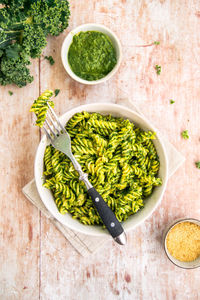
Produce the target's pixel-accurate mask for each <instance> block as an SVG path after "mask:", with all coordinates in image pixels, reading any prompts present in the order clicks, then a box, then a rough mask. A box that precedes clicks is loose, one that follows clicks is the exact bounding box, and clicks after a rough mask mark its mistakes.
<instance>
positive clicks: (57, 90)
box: [54, 89, 60, 97]
mask: <svg viewBox="0 0 200 300" xmlns="http://www.w3.org/2000/svg"><path fill="white" fill-rule="evenodd" d="M59 93H60V90H59V89H56V90H55V91H54V94H55V97H56V96H58V94H59Z"/></svg>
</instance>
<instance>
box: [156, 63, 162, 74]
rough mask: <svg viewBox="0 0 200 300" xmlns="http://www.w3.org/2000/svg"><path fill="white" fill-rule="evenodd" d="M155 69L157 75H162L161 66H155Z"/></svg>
mask: <svg viewBox="0 0 200 300" xmlns="http://www.w3.org/2000/svg"><path fill="white" fill-rule="evenodd" d="M155 69H156V73H157V75H160V73H161V66H159V65H155Z"/></svg>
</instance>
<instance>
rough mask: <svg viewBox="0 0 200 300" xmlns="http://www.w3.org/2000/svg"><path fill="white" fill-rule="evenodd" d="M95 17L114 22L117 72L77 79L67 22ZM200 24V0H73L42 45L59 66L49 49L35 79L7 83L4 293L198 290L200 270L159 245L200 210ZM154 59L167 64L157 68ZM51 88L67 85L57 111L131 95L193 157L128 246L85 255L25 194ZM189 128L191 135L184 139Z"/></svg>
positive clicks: (137, 295) (0, 272) (0, 275)
mask: <svg viewBox="0 0 200 300" xmlns="http://www.w3.org/2000/svg"><path fill="white" fill-rule="evenodd" d="M89 22H96V23H101V24H104V25H106V26H108V27H109V28H111V29H112V30H113V31H114V32H115V33H116V34H117V35H118V37H119V39H120V41H121V43H122V48H123V61H122V63H121V67H120V69H119V71H118V72H117V74H116V75H115V76H114V77H113V78H112V79H111V80H109V81H108V82H106V83H104V84H101V85H98V86H84V85H81V84H78V83H76V82H74V81H73V80H72V79H71V78H69V76H68V75H67V74H66V72H65V70H64V68H63V66H62V64H61V58H60V48H61V44H62V41H63V39H64V38H65V36H66V34H67V33H68V32H69V30H71V29H72V28H74V27H76V26H78V25H80V24H83V23H89ZM199 33H200V2H199V0H190V1H186V0H171V1H170V0H166V1H165V0H160V1H158V0H141V1H139V0H135V1H133V0H121V1H120V0H118V1H117V0H99V1H95V0H85V1H82V0H76V1H71V19H70V26H69V27H68V29H67V30H66V31H65V32H64V33H63V34H61V35H60V36H59V37H56V38H49V40H48V47H47V48H46V49H45V50H44V55H52V56H53V57H54V59H55V61H56V63H55V65H54V66H50V64H49V63H48V62H47V61H46V60H44V58H43V57H44V55H43V56H42V57H41V59H40V60H34V61H33V63H32V66H31V71H32V73H33V74H34V77H35V80H34V82H33V83H32V84H30V85H28V86H26V87H24V88H22V89H19V88H17V87H13V86H7V87H1V88H0V103H1V105H0V124H1V125H0V132H1V136H0V140H1V147H0V152H1V155H0V167H1V174H0V176H1V179H0V182H1V193H0V195H1V204H0V208H1V224H0V227H1V237H0V266H1V267H0V299H3V300H7V299H9V300H12V299H17V300H18V299H20V300H21V299H28V300H35V299H42V300H52V299H53V300H65V299H66V300H68V299H69V300H76V299H79V300H93V299H95V300H99V299H103V300H104V299H105V300H113V299H133V300H135V299H136V300H137V299H145V300H146V299H148V300H149V299H153V300H160V299H162V300H165V299H169V300H171V299H176V300H184V299H191V300H196V299H200V269H194V270H184V269H179V268H177V267H175V266H174V265H173V264H172V263H170V262H169V261H168V259H167V258H166V256H165V254H164V251H163V248H162V245H161V237H162V232H163V230H164V229H165V227H166V225H167V224H168V223H169V222H171V221H172V220H174V219H176V218H178V217H189V216H190V217H196V218H199V217H200V199H199V192H200V183H199V182H200V170H198V169H197V168H196V167H195V161H198V160H200V130H199V129H200V128H199V127H200V126H199V116H200V84H199V82H200V59H199V57H200V34H199ZM154 41H160V45H158V46H156V45H153V44H152V43H153V42H154ZM156 64H158V65H161V67H162V72H161V75H160V76H158V75H157V74H156V72H155V69H154V66H155V65H156ZM46 88H51V89H56V88H58V89H60V90H61V92H60V94H59V95H58V96H57V98H56V111H57V113H59V114H62V113H64V112H65V111H66V110H68V109H70V108H72V107H74V106H77V105H80V104H85V103H94V102H104V101H106V102H116V101H118V102H120V99H121V98H124V97H127V96H128V97H129V98H130V99H131V100H132V101H133V102H134V103H135V104H137V105H138V106H139V107H140V109H142V111H143V112H144V114H146V116H147V117H148V118H149V119H150V120H151V121H152V122H153V123H154V125H155V126H156V127H157V128H158V129H160V131H162V133H163V134H164V135H165V136H167V137H168V138H169V140H170V141H171V142H172V143H173V144H174V145H175V146H176V148H177V149H178V150H179V151H180V152H181V153H182V154H183V155H184V156H185V157H186V162H185V163H184V165H182V167H181V168H180V169H179V170H178V171H177V172H176V173H175V174H174V175H173V177H172V178H171V179H170V180H169V182H168V186H167V190H166V192H165V195H164V197H163V200H162V203H161V204H160V206H159V207H158V209H157V210H156V212H154V213H153V214H152V216H151V217H150V218H149V219H148V220H147V221H146V222H144V223H143V224H142V225H141V226H139V227H138V228H137V229H136V230H134V231H132V232H130V233H129V234H128V244H127V245H126V246H125V247H118V246H117V245H116V244H114V242H112V241H110V242H107V243H106V244H105V245H104V246H103V248H101V250H100V251H99V252H97V253H96V254H94V255H92V256H90V257H87V258H83V257H81V256H80V255H79V254H78V253H77V252H76V251H75V250H74V248H72V246H71V245H70V244H69V242H68V241H67V240H65V238H64V237H63V236H62V234H61V233H60V232H59V231H58V230H57V229H56V228H55V227H54V225H52V224H51V223H50V221H48V220H47V219H46V218H45V217H43V216H42V215H41V213H40V212H38V210H37V209H36V208H35V207H34V206H33V205H32V204H31V203H29V201H27V199H26V198H25V197H24V196H23V195H22V187H23V186H24V185H25V184H26V183H27V182H29V180H31V179H32V178H33V162H34V156H35V152H36V148H37V145H38V142H39V140H40V133H39V131H38V129H37V128H35V127H34V126H33V123H34V121H33V116H32V115H31V114H30V113H29V108H30V105H31V104H32V102H33V100H34V99H35V98H36V97H38V95H39V93H40V92H42V91H44V90H45V89H46ZM8 90H12V91H13V92H14V94H13V96H9V95H8ZM169 99H174V100H175V101H176V102H175V104H170V103H169ZM185 129H188V131H189V135H190V138H189V140H184V139H183V138H181V135H180V133H181V131H182V130H185Z"/></svg>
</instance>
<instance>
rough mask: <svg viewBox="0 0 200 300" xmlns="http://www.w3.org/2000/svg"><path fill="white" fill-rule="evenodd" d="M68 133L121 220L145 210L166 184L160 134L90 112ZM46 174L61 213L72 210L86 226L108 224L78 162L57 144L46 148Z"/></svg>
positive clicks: (70, 126)
mask: <svg viewBox="0 0 200 300" xmlns="http://www.w3.org/2000/svg"><path fill="white" fill-rule="evenodd" d="M66 130H67V131H68V133H69V135H70V137H71V147H72V153H73V154H74V156H75V158H76V159H77V161H78V162H79V163H80V165H81V167H82V170H83V171H84V172H86V173H87V174H88V179H89V181H90V182H91V184H92V185H93V186H94V187H95V188H96V190H97V191H98V192H99V193H100V194H101V196H102V197H103V199H104V200H105V202H107V204H108V206H109V207H110V208H111V209H112V210H113V212H114V213H115V215H116V217H117V219H118V220H119V221H125V220H126V219H127V218H128V217H129V216H130V215H133V214H134V213H136V212H137V211H138V210H139V209H141V208H142V207H143V206H144V199H145V198H146V197H147V196H149V195H151V193H152V191H153V188H154V187H156V186H158V185H161V184H162V181H161V179H160V178H158V177H157V174H158V171H159V165H160V163H159V158H158V155H157V152H156V149H155V147H154V144H153V142H152V140H153V139H155V133H153V132H151V131H148V132H145V131H143V130H141V129H140V128H137V127H135V126H134V124H133V123H131V122H130V121H129V120H124V119H122V118H116V117H113V116H111V115H107V116H103V115H101V114H98V113H88V112H85V111H84V112H81V113H77V114H75V115H74V116H73V117H72V118H71V119H70V120H69V121H68V122H67V124H66ZM44 175H45V182H44V186H45V187H46V188H48V189H50V190H51V191H52V193H53V195H54V199H55V203H56V205H57V207H58V210H59V211H60V213H61V214H65V213H67V212H68V213H70V214H71V215H72V217H73V218H75V219H78V220H79V221H80V222H82V223H83V224H88V225H92V224H102V221H101V218H100V216H99V215H98V213H97V211H96V209H95V207H94V206H93V203H92V200H91V199H90V197H89V195H88V194H87V190H86V187H85V184H84V183H83V182H82V181H80V180H79V174H78V172H77V171H76V170H75V169H74V167H73V164H72V162H71V161H70V159H69V158H68V157H67V156H66V155H65V154H63V153H62V152H60V151H58V150H56V149H55V148H54V147H53V146H51V145H48V146H47V147H46V150H45V155H44Z"/></svg>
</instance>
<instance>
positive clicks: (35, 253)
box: [0, 61, 40, 300]
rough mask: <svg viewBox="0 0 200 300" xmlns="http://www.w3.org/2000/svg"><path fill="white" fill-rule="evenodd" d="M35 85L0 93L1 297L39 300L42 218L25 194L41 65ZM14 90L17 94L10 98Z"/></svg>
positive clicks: (35, 66)
mask: <svg viewBox="0 0 200 300" xmlns="http://www.w3.org/2000/svg"><path fill="white" fill-rule="evenodd" d="M31 69H32V73H33V74H34V76H35V81H34V83H32V84H31V85H29V86H27V87H25V88H23V89H19V88H17V87H13V86H8V87H1V90H0V123H1V125H0V133H1V134H0V145H1V146H0V153H1V155H0V166H1V167H0V168H1V174H0V182H1V201H0V211H1V220H0V224H1V225H0V266H1V267H0V269H1V271H0V299H3V300H7V299H9V300H12V299H27V300H28V299H37V298H38V297H39V248H40V244H39V242H40V240H39V238H40V237H39V234H40V230H39V229H40V217H39V213H38V210H37V209H36V208H35V207H34V206H33V205H32V204H30V203H29V202H28V201H27V199H25V197H24V196H23V195H22V191H21V189H22V187H23V186H24V185H25V184H26V183H27V182H28V181H29V180H30V179H31V178H32V177H33V161H34V154H35V150H36V147H37V143H38V141H39V132H38V130H37V129H36V128H35V127H34V126H33V121H32V116H31V114H30V113H29V109H30V105H31V103H32V97H37V96H38V90H39V89H38V88H39V81H38V62H37V61H35V62H34V63H33V65H32V67H31ZM8 90H11V91H13V95H12V96H10V95H9V94H8Z"/></svg>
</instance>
